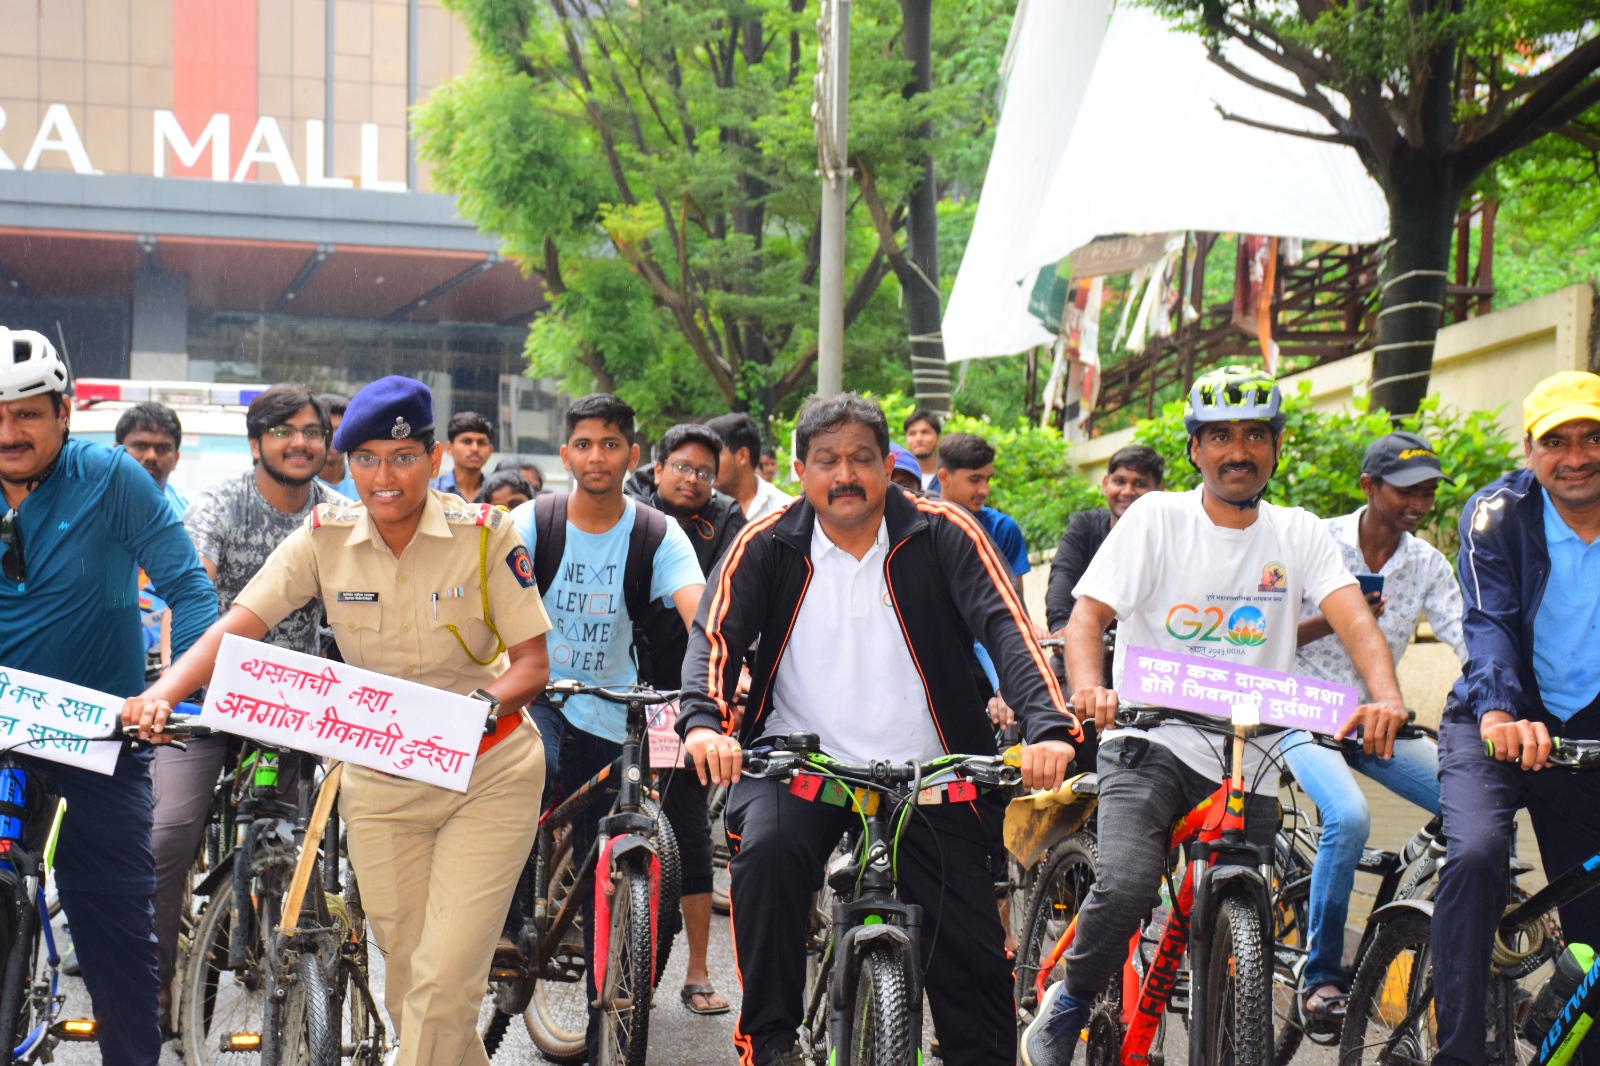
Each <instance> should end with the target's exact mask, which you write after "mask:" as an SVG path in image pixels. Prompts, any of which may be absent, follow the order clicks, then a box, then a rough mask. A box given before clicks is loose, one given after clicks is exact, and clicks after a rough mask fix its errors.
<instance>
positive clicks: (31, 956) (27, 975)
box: [0, 885, 48, 1062]
mask: <svg viewBox="0 0 1600 1066" xmlns="http://www.w3.org/2000/svg"><path fill="white" fill-rule="evenodd" d="M24 891H25V889H24V888H23V886H22V885H18V886H16V887H15V888H14V889H13V890H8V891H7V892H6V899H5V904H4V907H3V908H0V909H3V911H4V920H3V929H0V936H3V937H4V939H3V940H0V943H4V944H5V945H6V953H5V958H4V962H3V964H0V1049H4V1054H3V1059H4V1061H6V1062H10V1061H12V1052H13V1050H14V1049H15V1048H16V1047H17V1046H18V1045H19V1044H21V1043H22V1042H23V1041H24V1040H26V1039H27V1038H28V1037H29V1036H30V1035H31V1034H32V1032H33V1029H34V1027H35V1026H36V1025H38V1024H39V1023H40V1021H41V1020H42V1019H39V1018H37V1017H36V1015H37V1013H38V1004H37V1002H36V1000H35V999H34V996H33V983H34V976H35V975H36V974H37V973H38V972H39V941H40V938H41V934H40V929H39V919H38V917H37V911H33V916H32V917H30V916H29V911H32V910H33V907H34V904H33V902H31V901H30V900H28V899H27V898H26V896H25V895H24ZM46 1039H48V1035H47V1034H46ZM42 1042H43V1041H42V1040H41V1041H40V1043H42ZM33 1050H37V1044H35V1045H34V1047H33ZM18 1061H22V1062H31V1061H33V1059H32V1057H31V1055H30V1057H27V1058H22V1059H19V1060H18Z"/></svg>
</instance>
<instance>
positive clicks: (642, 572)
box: [622, 501, 667, 685]
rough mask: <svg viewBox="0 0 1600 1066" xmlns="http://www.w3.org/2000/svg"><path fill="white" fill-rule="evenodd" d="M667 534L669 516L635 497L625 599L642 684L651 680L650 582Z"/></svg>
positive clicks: (624, 581) (625, 568) (625, 566)
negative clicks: (658, 551)
mask: <svg viewBox="0 0 1600 1066" xmlns="http://www.w3.org/2000/svg"><path fill="white" fill-rule="evenodd" d="M666 536H667V516H666V515H664V514H662V513H661V512H660V511H658V510H656V509H655V508H654V507H651V506H649V505H648V504H643V503H639V502H638V501H634V516H633V529H632V530H631V531H630V532H629V533H628V556H627V561H626V562H625V563H624V564H623V567H622V601H623V603H624V604H626V605H627V608H628V618H629V619H630V620H631V621H632V623H633V649H632V651H633V662H634V666H635V667H636V668H637V670H638V673H639V681H640V683H641V684H645V685H648V684H651V683H652V682H653V680H654V678H653V677H652V676H651V675H652V674H653V673H654V671H653V670H652V669H651V666H650V637H649V627H648V625H647V623H648V621H649V613H650V586H651V584H653V583H654V580H655V568H656V549H657V548H659V547H661V542H662V541H663V540H665V539H666Z"/></svg>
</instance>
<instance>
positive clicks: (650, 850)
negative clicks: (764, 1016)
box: [482, 680, 681, 1066]
mask: <svg viewBox="0 0 1600 1066" xmlns="http://www.w3.org/2000/svg"><path fill="white" fill-rule="evenodd" d="M545 692H546V694H547V695H548V696H549V697H550V698H551V699H552V700H555V701H562V700H566V699H568V698H570V697H572V696H580V695H587V696H597V697H599V698H600V699H603V700H606V701H608V702H611V703H617V704H621V705H622V706H623V707H624V708H626V711H627V734H626V738H625V739H624V741H623V744H622V753H621V754H620V755H619V756H618V757H617V758H616V759H615V760H613V761H612V762H611V763H610V764H609V765H608V766H606V767H604V768H602V769H601V770H600V772H599V773H597V774H595V775H594V776H593V777H591V778H590V779H589V780H588V781H586V782H584V783H583V784H582V785H580V786H579V787H578V788H576V789H575V790H574V791H573V792H572V794H571V795H569V796H567V797H566V798H565V799H564V800H562V801H561V802H560V803H558V804H555V805H554V806H552V807H551V808H549V809H548V810H545V811H544V812H542V813H541V814H540V816H539V835H538V838H537V839H536V841H535V844H534V850H533V853H532V854H531V855H530V856H529V860H528V870H527V872H526V873H525V875H524V876H525V878H526V879H527V880H526V882H525V883H526V885H527V887H528V888H529V891H528V892H526V893H523V894H522V895H521V898H522V901H523V904H524V910H523V912H522V914H521V916H520V917H521V923H520V928H519V929H518V931H517V936H516V940H517V946H518V949H519V951H518V955H519V956H520V957H518V958H514V959H507V958H503V957H497V958H496V960H495V962H494V965H493V966H492V967H491V970H490V974H489V995H490V999H491V1001H492V1003H493V1005H494V1010H493V1011H492V1013H491V1015H490V1017H489V1018H488V1020H487V1022H486V1024H485V1027H484V1030H483V1034H482V1035H483V1041H484V1047H485V1048H487V1049H488V1050H489V1052H490V1054H493V1053H494V1050H495V1049H497V1048H498V1047H499V1045H500V1041H501V1040H502V1039H503V1037H504V1035H505V1032H506V1028H507V1027H508V1025H509V1023H510V1021H511V1019H512V1018H513V1017H515V1016H516V1015H518V1014H521V1015H522V1016H523V1019H524V1024H525V1025H526V1026H527V1029H528V1035H529V1036H530V1037H531V1038H532V1040H533V1042H534V1044H535V1045H536V1046H537V1047H538V1048H539V1049H540V1051H542V1052H543V1053H544V1054H545V1056H546V1057H547V1058H549V1059H551V1060H553V1061H555V1062H572V1061H581V1059H582V1056H583V1055H584V1054H585V1042H584V1037H585V1031H586V1025H587V1018H588V1002H587V996H586V994H585V974H586V971H587V969H588V966H589V962H590V960H589V959H588V957H587V952H586V951H585V949H584V943H583V941H584V937H583V924H582V921H581V919H580V917H579V914H580V911H581V910H582V906H583V903H584V902H585V901H586V900H592V901H593V902H594V904H595V906H594V915H595V930H594V941H595V945H596V946H595V953H596V955H597V957H599V958H601V959H603V964H602V966H601V967H600V969H599V971H598V973H597V977H596V980H595V987H596V993H597V997H598V999H597V1002H598V1004H599V1008H600V1010H601V1013H602V1023H601V1026H600V1045H599V1048H598V1059H599V1061H601V1062H604V1063H607V1064H608V1066H609V1064H612V1063H616V1064H622V1066H642V1064H643V1062H644V1056H645V1051H646V1047H647V1042H648V1036H649V1021H650V1003H651V998H652V996H653V994H654V991H655V985H656V982H657V981H658V980H659V979H660V976H661V973H662V972H663V971H664V970H665V968H666V962H667V956H668V954H669V953H670V951H671V947H672V941H673V939H674V938H675V937H676V936H677V931H678V925H679V924H680V923H681V916H680V915H679V912H678V865H677V863H678V851H677V844H676V841H675V840H674V839H673V836H672V827H671V825H670V824H669V823H668V822H667V820H666V819H665V818H663V817H661V816H660V811H659V809H658V808H657V806H656V803H655V801H654V800H653V799H652V798H651V797H650V795H649V792H648V776H649V773H650V768H649V765H648V762H647V759H646V746H645V735H646V731H647V728H648V725H649V715H648V712H647V710H646V708H648V707H652V706H657V705H661V704H666V703H670V702H672V701H673V700H676V699H677V698H678V694H677V693H676V692H656V691H653V690H651V689H647V688H642V687H633V688H625V689H607V688H602V687H600V686H596V685H586V684H583V683H581V682H578V681H572V680H562V681H553V682H551V683H550V685H549V686H548V687H547V688H546V689H545ZM612 782H615V784H616V787H617V790H618V794H617V800H616V803H615V805H614V806H613V808H612V810H611V813H610V814H608V815H607V816H606V817H604V818H602V819H601V820H600V832H599V837H598V838H597V839H596V841H595V842H594V845H593V846H591V847H590V848H589V849H588V851H587V853H586V854H585V855H583V856H582V857H581V859H580V858H579V857H577V856H575V855H574V854H573V841H572V828H571V827H572V824H573V821H574V820H575V819H576V818H577V816H578V815H580V814H582V813H583V812H584V811H586V810H588V809H589V808H590V807H592V806H593V805H594V804H595V803H597V802H599V801H600V799H601V798H602V797H603V796H605V795H606V793H607V790H608V789H609V787H610V786H611V783H612ZM601 868H603V869H604V870H605V875H604V878H603V879H601V880H600V882H599V885H598V887H597V886H596V871H597V869H601ZM608 885H609V887H607V886H608ZM602 951H603V952H604V954H603V955H602V954H601V953H602Z"/></svg>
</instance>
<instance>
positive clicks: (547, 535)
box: [533, 492, 567, 596]
mask: <svg viewBox="0 0 1600 1066" xmlns="http://www.w3.org/2000/svg"><path fill="white" fill-rule="evenodd" d="M533 537H534V544H533V578H534V580H535V581H536V582H538V585H539V595H541V596H543V595H544V594H545V593H546V592H548V591H549V590H550V585H551V583H552V582H554V581H555V579H556V572H557V571H558V570H560V569H561V555H562V553H563V552H565V551H566V550H567V494H566V493H564V492H546V493H544V494H543V495H540V496H537V497H535V498H534V501H533Z"/></svg>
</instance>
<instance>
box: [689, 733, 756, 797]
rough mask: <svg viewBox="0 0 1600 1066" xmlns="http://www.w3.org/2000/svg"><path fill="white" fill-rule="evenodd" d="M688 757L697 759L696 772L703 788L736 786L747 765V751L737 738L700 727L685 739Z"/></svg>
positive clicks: (695, 763) (695, 760)
mask: <svg viewBox="0 0 1600 1066" xmlns="http://www.w3.org/2000/svg"><path fill="white" fill-rule="evenodd" d="M683 751H684V754H685V755H687V756H689V758H691V759H693V760H694V770H695V773H697V774H699V775H700V783H701V784H702V785H706V784H711V785H721V784H730V785H731V784H733V783H734V782H735V781H737V780H739V770H740V768H741V767H742V766H743V765H744V751H743V750H742V749H741V748H740V747H739V740H738V738H737V737H730V736H728V735H727V734H726V733H723V732H721V731H719V730H716V729H710V728H708V727H706V726H699V727H697V728H695V729H691V730H689V735H688V736H686V737H684V738H683Z"/></svg>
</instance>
